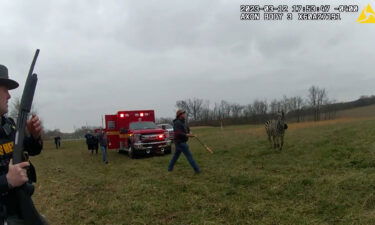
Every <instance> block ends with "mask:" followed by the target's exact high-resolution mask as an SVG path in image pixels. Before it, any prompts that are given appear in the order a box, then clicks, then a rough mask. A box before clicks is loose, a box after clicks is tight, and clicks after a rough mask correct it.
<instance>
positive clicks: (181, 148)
mask: <svg viewBox="0 0 375 225" xmlns="http://www.w3.org/2000/svg"><path fill="white" fill-rule="evenodd" d="M185 119H186V113H185V111H183V110H177V112H176V119H175V120H173V132H174V143H175V146H176V151H175V153H174V155H173V157H172V159H171V161H170V162H169V166H168V171H172V170H173V167H174V164H175V163H176V162H177V160H178V158H179V157H180V155H181V153H184V155H185V157H186V159H187V160H188V161H189V163H190V165H191V167H193V169H194V171H195V173H200V169H199V166H198V164H197V163H196V162H195V160H194V158H193V155H192V154H191V152H190V150H189V145H188V144H187V141H188V140H189V137H195V136H194V135H193V134H191V133H190V129H189V127H188V126H187V125H186V123H185Z"/></svg>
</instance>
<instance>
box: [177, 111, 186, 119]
mask: <svg viewBox="0 0 375 225" xmlns="http://www.w3.org/2000/svg"><path fill="white" fill-rule="evenodd" d="M184 113H186V111H182V112H180V113H179V114H177V115H176V117H177V118H178V117H179V116H181V115H182V114H184Z"/></svg>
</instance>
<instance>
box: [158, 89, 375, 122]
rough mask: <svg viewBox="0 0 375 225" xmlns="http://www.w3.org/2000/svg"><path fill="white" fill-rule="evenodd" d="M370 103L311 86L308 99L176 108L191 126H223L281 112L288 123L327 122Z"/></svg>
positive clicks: (373, 99) (192, 102)
mask: <svg viewBox="0 0 375 225" xmlns="http://www.w3.org/2000/svg"><path fill="white" fill-rule="evenodd" d="M370 104H375V96H361V98H360V99H358V100H356V101H353V102H345V103H337V102H336V101H335V100H334V99H330V98H329V97H328V92H327V90H326V89H325V88H320V87H318V86H311V87H310V88H309V89H308V91H307V95H306V96H305V97H302V96H292V97H287V96H283V97H281V98H279V99H273V100H271V101H270V102H268V101H267V100H260V99H257V100H255V101H253V102H252V103H250V104H246V105H241V104H238V103H231V102H228V101H225V100H222V101H220V102H219V103H216V102H215V103H213V104H210V102H209V101H208V100H204V99H200V98H193V99H186V100H179V101H177V102H176V108H178V109H183V110H185V111H186V113H187V115H188V118H189V123H190V125H199V126H201V125H208V126H220V125H223V124H225V125H230V124H244V123H252V124H258V123H264V122H265V121H267V120H268V119H271V118H274V117H275V115H276V114H277V112H278V111H281V110H283V111H284V112H285V113H286V115H287V119H288V121H289V122H301V121H307V120H309V121H310V120H313V121H320V120H328V119H334V118H336V116H337V111H339V110H343V109H349V108H353V107H358V106H365V105H370ZM159 122H171V119H170V118H160V119H159Z"/></svg>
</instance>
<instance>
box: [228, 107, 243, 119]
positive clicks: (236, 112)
mask: <svg viewBox="0 0 375 225" xmlns="http://www.w3.org/2000/svg"><path fill="white" fill-rule="evenodd" d="M230 107H231V112H232V117H233V118H239V117H240V116H242V110H243V109H244V106H242V105H240V104H237V103H232V104H231V106H230Z"/></svg>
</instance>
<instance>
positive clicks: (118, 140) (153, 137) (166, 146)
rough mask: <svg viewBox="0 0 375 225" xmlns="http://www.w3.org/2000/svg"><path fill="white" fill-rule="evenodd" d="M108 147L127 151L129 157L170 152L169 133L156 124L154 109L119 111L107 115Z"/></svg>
mask: <svg viewBox="0 0 375 225" xmlns="http://www.w3.org/2000/svg"><path fill="white" fill-rule="evenodd" d="M105 131H106V134H107V137H108V149H115V150H117V151H118V152H122V151H125V152H127V153H128V155H129V157H131V158H134V157H135V156H136V155H141V154H142V155H144V154H153V153H156V154H169V153H171V141H170V139H169V134H168V132H166V131H165V130H163V129H160V128H158V127H157V126H156V124H155V112H154V110H136V111H119V112H117V114H115V115H105Z"/></svg>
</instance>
